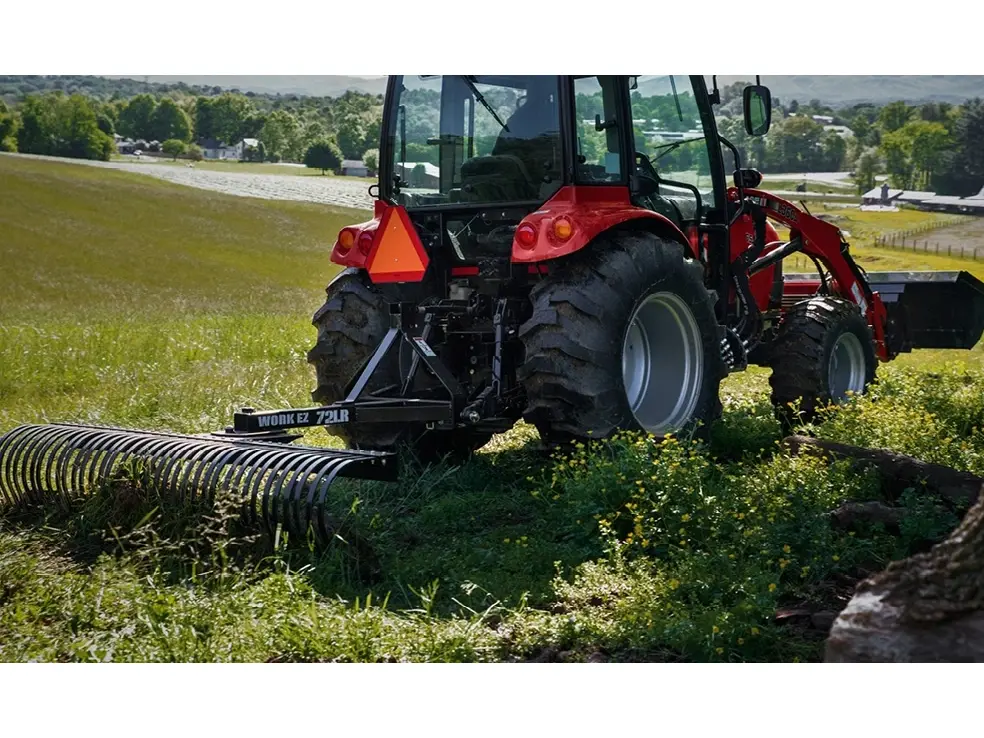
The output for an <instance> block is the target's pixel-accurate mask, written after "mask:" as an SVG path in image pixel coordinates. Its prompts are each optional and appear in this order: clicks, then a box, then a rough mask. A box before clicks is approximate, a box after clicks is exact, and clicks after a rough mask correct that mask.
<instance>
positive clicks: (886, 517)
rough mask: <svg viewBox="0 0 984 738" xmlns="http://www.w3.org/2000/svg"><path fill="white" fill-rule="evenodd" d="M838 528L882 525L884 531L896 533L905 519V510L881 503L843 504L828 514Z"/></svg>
mask: <svg viewBox="0 0 984 738" xmlns="http://www.w3.org/2000/svg"><path fill="white" fill-rule="evenodd" d="M830 517H831V519H832V520H833V522H834V524H835V525H836V526H837V527H839V528H853V527H855V526H857V525H858V524H865V523H867V524H878V523H880V524H882V525H884V526H885V529H886V530H889V531H897V530H899V526H900V524H901V523H902V519H903V518H904V517H905V510H903V509H902V508H899V507H889V506H888V505H885V504H883V503H881V502H845V503H844V504H843V505H841V506H840V507H838V508H837V509H836V510H834V511H833V512H831V513H830Z"/></svg>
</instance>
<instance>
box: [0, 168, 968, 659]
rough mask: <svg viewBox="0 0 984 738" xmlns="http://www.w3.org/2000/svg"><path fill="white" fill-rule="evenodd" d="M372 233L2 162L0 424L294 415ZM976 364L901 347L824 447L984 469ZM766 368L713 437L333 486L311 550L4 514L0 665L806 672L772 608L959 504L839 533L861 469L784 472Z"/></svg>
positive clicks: (914, 504) (868, 492) (495, 447)
mask: <svg viewBox="0 0 984 738" xmlns="http://www.w3.org/2000/svg"><path fill="white" fill-rule="evenodd" d="M863 215H867V214H863ZM363 217H364V215H363V214H362V213H355V212H345V211H343V210H338V209H332V208H327V207H322V206H315V205H304V204H296V203H279V202H270V201H255V200H249V199H245V198H236V197H226V196H219V195H216V194H212V193H209V192H205V191H201V190H192V189H186V188H181V187H177V186H172V185H168V184H166V183H163V182H159V181H156V180H153V179H150V178H145V177H141V176H139V175H131V174H127V173H122V172H115V171H107V170H102V169H95V168H92V169H90V168H87V167H78V166H72V165H69V164H58V163H51V162H38V161H30V160H24V159H16V158H12V157H4V158H0V233H2V234H3V236H2V238H0V260H2V263H3V265H4V269H3V270H2V271H0V316H2V318H0V432H2V431H5V430H7V429H9V428H11V427H13V426H15V425H17V424H19V423H23V422H35V421H60V420H78V421H83V422H99V423H108V424H120V425H126V426H135V427H155V428H167V429H173V430H179V431H189V432H204V431H208V430H212V429H215V428H219V427H223V426H224V425H225V424H226V423H227V422H228V420H229V418H230V415H231V412H232V411H233V410H234V409H235V408H236V407H238V406H241V405H253V406H255V407H283V406H288V405H296V404H308V403H309V402H310V397H309V391H310V389H311V388H312V385H313V379H312V372H311V371H310V369H309V367H308V365H307V364H306V362H305V359H304V356H305V353H306V351H307V349H308V348H309V346H310V344H311V343H312V341H313V339H314V330H313V328H312V327H311V326H310V318H309V316H310V315H311V314H312V313H313V312H314V310H315V309H316V308H317V307H318V305H320V303H321V301H322V299H323V288H324V285H325V283H326V282H327V281H328V279H329V278H330V276H331V275H332V273H333V267H332V266H331V265H330V263H329V261H328V252H329V248H330V244H331V242H332V240H333V237H334V234H335V233H336V232H337V230H338V228H339V227H340V225H342V224H343V223H345V222H346V221H349V222H350V221H351V220H361V219H362V218H363ZM852 217H853V215H852ZM907 217H908V214H907ZM865 222H866V219H865V218H860V219H859V220H858V221H857V225H856V226H855V228H858V229H859V230H860V228H861V227H862V226H864V224H865ZM881 225H882V222H881V221H879V222H877V223H872V224H871V228H879V227H881ZM899 227H904V226H898V225H892V228H893V229H894V228H899ZM862 240H863V236H862ZM862 248H863V246H860V247H859V251H860V250H861V249H862ZM869 256H870V258H885V259H888V258H889V257H891V258H897V257H896V256H895V255H894V254H889V253H885V254H882V253H881V252H878V251H876V250H873V249H872V250H871V252H870V254H869ZM906 256H908V255H906ZM898 258H901V257H898ZM928 263H929V262H927V264H928ZM971 264H972V263H971V262H960V265H961V266H965V265H971ZM918 268H923V267H921V266H920V267H918ZM926 268H939V267H926ZM980 357H981V352H980V351H979V350H975V351H974V352H972V353H969V354H967V355H962V354H946V353H939V354H934V355H924V354H918V355H914V356H912V357H907V358H906V360H905V362H902V363H904V364H905V366H891V367H886V368H884V369H883V371H882V381H881V382H880V384H879V385H878V387H877V388H876V390H875V391H874V392H873V393H872V394H871V395H870V396H869V397H867V398H863V399H859V400H857V401H855V402H854V403H852V404H851V405H849V406H847V407H845V408H842V409H840V410H839V411H837V412H836V413H834V414H833V415H832V417H831V418H830V419H829V420H828V422H827V423H825V424H824V425H823V426H821V427H820V430H819V432H820V433H821V434H823V435H824V436H826V437H829V438H835V439H840V440H848V441H852V442H857V443H862V444H872V445H882V446H888V447H891V448H895V449H897V450H899V451H901V452H905V453H911V454H914V455H917V456H920V457H921V458H925V459H927V460H931V461H937V462H940V463H947V464H951V465H953V466H956V467H958V468H962V469H967V470H970V471H975V472H978V473H982V472H984V436H982V433H981V431H980V430H979V429H980V428H984V392H982V389H984V376H982V374H981V372H980V371H979V369H978V368H977V367H978V366H979V363H980ZM928 372H932V374H929V373H928ZM766 376H767V375H766V374H765V373H764V372H762V371H761V370H758V371H755V372H751V373H749V374H748V375H739V376H735V377H732V378H730V379H729V380H728V381H727V387H726V407H725V413H724V418H723V420H722V421H721V422H720V423H719V424H718V425H717V426H716V427H715V428H714V431H713V434H712V439H711V442H710V443H709V445H691V444H689V443H687V442H684V441H682V440H681V441H674V440H670V441H666V442H657V441H655V440H654V439H646V438H625V439H620V440H618V441H615V442H613V443H611V444H607V445H605V446H604V447H603V448H601V447H599V448H581V449H577V450H575V451H574V452H573V455H571V456H564V457H557V458H543V457H541V456H539V455H538V454H537V453H536V452H535V451H534V450H533V449H532V444H533V441H535V432H533V431H531V430H530V429H529V428H527V427H525V426H523V427H519V428H517V429H516V430H514V431H513V432H512V433H510V434H507V435H506V436H503V437H501V438H498V439H496V440H495V441H494V442H493V443H492V444H490V445H489V447H487V448H486V449H483V451H482V452H481V453H479V454H478V455H477V457H476V458H475V459H474V460H473V461H471V462H469V463H468V464H467V465H465V466H463V467H461V468H451V467H432V468H431V469H429V470H427V471H426V473H424V474H423V475H418V474H415V473H411V472H410V471H408V472H407V473H406V474H405V475H404V477H403V478H402V479H401V480H400V481H399V482H398V483H397V484H395V485H383V484H373V483H348V484H339V485H336V487H335V488H333V492H334V495H335V497H334V499H333V501H332V504H333V506H334V507H335V511H336V513H337V516H338V517H339V518H340V519H341V520H342V521H343V526H342V528H341V530H340V536H339V538H338V539H337V540H336V541H334V542H333V543H332V545H331V546H329V547H328V549H327V550H324V551H315V550H312V549H310V548H308V547H307V546H306V545H304V544H303V543H302V542H291V541H287V542H286V543H285V542H283V541H280V542H278V543H277V544H276V545H274V543H273V542H271V541H268V540H266V539H263V538H259V539H256V537H255V536H253V535H252V533H253V532H252V531H247V530H241V529H240V528H239V527H238V524H237V522H236V521H235V519H233V518H230V517H229V514H228V510H227V508H226V507H225V501H223V500H219V501H218V503H217V504H216V506H215V507H214V509H195V510H191V511H189V512H183V511H182V510H181V509H179V508H176V507H175V506H174V504H173V503H172V502H170V501H169V500H167V499H157V498H156V497H155V496H154V494H153V492H152V491H147V490H143V489H142V488H139V487H136V488H134V489H132V490H130V491H131V492H132V493H133V494H132V495H130V496H129V497H127V499H126V505H125V506H124V505H123V503H122V502H121V501H120V500H119V499H118V498H115V497H113V496H112V495H111V494H110V493H111V490H108V489H107V490H103V491H101V492H100V493H99V494H97V495H96V496H95V497H93V498H90V499H88V500H84V501H78V504H77V505H76V506H75V507H74V508H73V509H72V511H70V512H52V511H47V512H46V511H44V510H41V509H37V508H29V509H26V510H20V511H16V512H9V513H7V514H6V515H5V516H4V517H2V518H0V634H2V635H0V660H3V661H25V660H30V659H38V660H48V661H88V660H97V661H104V660H116V661H148V660H149V661H315V660H338V661H399V660H413V661H421V660H432V661H524V660H569V661H584V660H591V661H597V660H616V661H654V660H689V661H713V660H718V661H756V660H759V661H761V660H769V661H777V660H779V661H792V660H802V661H807V660H817V659H818V658H819V657H820V655H821V649H822V639H821V638H819V637H818V636H817V633H815V632H812V631H804V630H801V629H795V628H790V627H787V626H783V625H780V624H778V623H777V622H776V621H775V618H774V614H775V612H776V609H777V608H778V607H782V606H787V605H795V604H800V603H809V604H810V605H811V606H813V607H818V608H822V609H827V610H831V609H833V610H836V609H838V607H839V606H840V605H842V604H843V597H845V596H846V594H849V591H850V583H851V582H853V581H855V580H856V578H857V577H858V576H860V575H861V574H862V573H863V572H865V571H872V570H877V569H879V568H881V567H883V566H884V565H885V564H886V563H887V562H888V561H889V560H891V559H893V558H898V557H900V556H904V555H906V554H907V553H909V552H911V551H913V550H916V549H918V548H919V547H921V546H924V545H925V544H926V542H927V541H933V540H937V539H939V537H940V536H942V535H944V534H945V533H946V532H947V531H948V530H949V529H950V528H951V527H952V526H953V524H954V523H955V522H956V517H955V516H956V515H957V514H958V512H959V511H953V510H949V509H946V508H945V507H943V506H941V505H940V504H938V503H937V502H936V501H934V500H932V499H926V498H924V497H919V496H916V495H912V496H909V497H906V498H905V499H904V500H903V504H904V505H905V506H906V507H907V508H908V509H909V511H910V512H911V513H912V517H911V520H912V521H913V522H912V523H911V524H908V525H907V527H905V528H904V530H903V531H902V532H901V534H900V535H894V536H893V535H888V534H887V533H885V532H884V531H880V530H862V531H860V532H859V533H858V534H857V535H852V534H850V533H848V532H846V531H841V530H837V529H835V528H833V527H832V526H831V524H830V523H829V521H828V519H827V518H826V517H825V513H826V512H827V511H829V510H830V509H832V508H834V507H836V506H837V505H838V504H840V503H841V502H842V501H843V500H845V499H873V498H874V499H877V498H878V497H879V496H880V495H881V494H882V492H881V490H880V487H879V485H878V483H877V480H874V479H872V478H868V477H864V476H859V475H857V474H854V473H851V472H849V471H848V470H847V469H845V468H843V467H841V466H839V465H827V464H823V463H819V462H816V461H814V460H811V459H809V458H791V457H789V456H787V455H785V454H783V453H781V452H780V451H779V449H778V448H777V445H776V444H777V443H778V442H779V440H780V438H781V432H780V428H779V426H778V424H777V423H776V422H775V420H774V419H773V417H772V413H771V409H770V408H769V406H768V403H767V386H766ZM308 440H309V441H310V442H313V443H322V444H324V443H332V442H333V441H332V439H329V438H328V437H327V436H324V435H322V434H319V433H314V432H312V433H310V434H309V435H308Z"/></svg>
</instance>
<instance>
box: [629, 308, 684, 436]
mask: <svg viewBox="0 0 984 738" xmlns="http://www.w3.org/2000/svg"><path fill="white" fill-rule="evenodd" d="M703 376H704V342H703V340H702V338H701V335H700V328H699V327H698V325H697V319H696V318H695V317H694V313H693V311H692V310H691V309H690V307H689V306H688V305H687V303H685V302H684V301H683V300H682V299H681V298H680V297H678V296H677V295H674V294H673V293H670V292H656V293H654V294H652V295H649V296H648V297H646V298H645V299H644V300H643V301H642V303H641V304H640V305H639V306H638V307H637V308H636V309H635V312H634V313H633V314H632V318H631V320H629V327H628V329H627V330H626V332H625V338H624V340H623V341H622V384H623V386H624V387H625V396H626V399H627V400H628V403H629V408H630V409H631V411H632V415H633V417H634V418H635V420H636V422H637V423H638V424H639V425H640V426H641V427H642V428H643V429H645V430H646V431H647V432H649V433H654V434H666V433H673V432H676V431H679V430H680V429H681V428H683V427H684V426H685V425H686V424H687V422H688V421H689V420H690V419H691V417H692V416H693V414H694V409H695V408H696V407H697V402H698V400H699V399H700V388H701V386H702V384H703Z"/></svg>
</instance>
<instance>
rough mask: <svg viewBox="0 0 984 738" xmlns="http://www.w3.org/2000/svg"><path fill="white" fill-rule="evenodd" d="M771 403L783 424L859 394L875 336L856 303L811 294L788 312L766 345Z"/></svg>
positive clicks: (870, 375) (869, 370)
mask: <svg viewBox="0 0 984 738" xmlns="http://www.w3.org/2000/svg"><path fill="white" fill-rule="evenodd" d="M769 355H770V356H771V357H772V358H771V361H770V362H769V363H770V364H771V366H772V376H771V377H770V378H769V384H770V385H771V387H772V404H773V406H774V407H775V410H776V416H777V417H778V419H779V420H780V421H781V422H782V423H783V425H784V426H785V427H786V429H789V428H790V427H792V426H793V425H794V424H795V423H796V422H813V421H814V420H816V419H817V417H818V413H819V411H820V409H821V408H823V407H826V406H827V405H829V404H832V403H839V402H842V401H844V400H845V399H846V398H847V397H848V396H849V395H848V393H852V394H862V393H863V392H864V391H865V390H866V389H867V388H868V385H869V384H871V382H872V381H874V378H875V370H876V368H877V358H876V357H875V347H874V342H873V341H872V339H871V331H870V329H869V327H868V323H867V321H866V320H865V319H864V317H863V316H862V315H861V311H860V310H859V309H858V306H857V305H855V304H854V303H852V302H849V301H847V300H843V299H839V298H835V297H827V296H822V297H813V298H810V299H809V300H804V301H802V302H799V303H797V304H795V305H793V306H792V307H790V308H789V310H788V311H787V312H786V314H785V315H784V316H783V319H782V323H781V325H780V326H779V331H778V333H777V335H776V338H775V341H774V342H773V344H772V346H770V347H769Z"/></svg>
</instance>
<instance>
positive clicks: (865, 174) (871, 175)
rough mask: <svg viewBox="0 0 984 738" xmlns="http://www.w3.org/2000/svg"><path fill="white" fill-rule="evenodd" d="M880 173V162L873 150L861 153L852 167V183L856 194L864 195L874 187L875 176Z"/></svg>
mask: <svg viewBox="0 0 984 738" xmlns="http://www.w3.org/2000/svg"><path fill="white" fill-rule="evenodd" d="M880 171H881V162H880V161H879V159H878V155H877V154H876V153H875V152H874V151H873V150H868V151H863V152H862V153H861V155H860V156H859V157H858V161H857V163H856V164H855V165H854V181H855V182H856V183H857V185H858V194H859V195H861V194H864V193H865V192H868V191H869V190H872V189H874V187H875V176H876V175H877V174H878V173H879V172H880Z"/></svg>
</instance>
